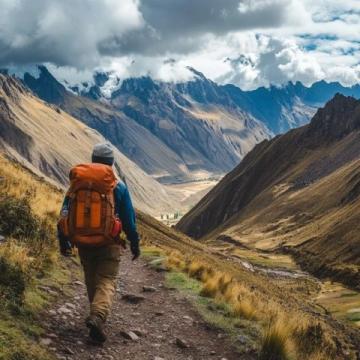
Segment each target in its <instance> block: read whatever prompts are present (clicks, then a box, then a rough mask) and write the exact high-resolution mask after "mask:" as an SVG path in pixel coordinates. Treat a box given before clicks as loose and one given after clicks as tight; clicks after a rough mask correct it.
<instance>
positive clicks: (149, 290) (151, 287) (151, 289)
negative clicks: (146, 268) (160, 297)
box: [143, 286, 156, 292]
mask: <svg viewBox="0 0 360 360" xmlns="http://www.w3.org/2000/svg"><path fill="white" fill-rule="evenodd" d="M155 291H156V288H155V287H154V286H143V292H155Z"/></svg>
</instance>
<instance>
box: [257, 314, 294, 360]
mask: <svg viewBox="0 0 360 360" xmlns="http://www.w3.org/2000/svg"><path fill="white" fill-rule="evenodd" d="M293 332H294V326H293V324H292V322H291V321H288V319H282V318H281V317H279V318H277V319H275V320H272V321H270V322H269V323H268V324H267V326H266V327H265V329H264V334H263V338H262V344H261V352H260V356H259V358H260V360H287V359H292V358H293V356H294V344H293V341H292V334H293Z"/></svg>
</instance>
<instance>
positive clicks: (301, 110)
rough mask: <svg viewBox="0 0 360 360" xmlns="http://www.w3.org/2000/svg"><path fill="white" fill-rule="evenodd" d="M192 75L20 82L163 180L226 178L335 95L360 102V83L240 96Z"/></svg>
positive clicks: (44, 73) (32, 76)
mask: <svg viewBox="0 0 360 360" xmlns="http://www.w3.org/2000/svg"><path fill="white" fill-rule="evenodd" d="M189 71H190V72H191V73H192V74H193V78H192V79H191V80H189V81H186V82H180V83H170V82H162V81H158V80H153V79H152V78H151V77H149V76H144V77H140V78H128V79H124V80H123V81H121V80H120V79H118V78H115V80H114V76H111V74H109V73H95V74H94V78H93V79H92V80H91V81H89V82H87V83H83V84H80V85H79V86H69V84H67V83H65V82H63V83H61V82H60V81H58V80H57V79H56V78H55V77H54V76H53V75H52V74H51V73H50V72H49V71H48V69H47V68H46V67H44V66H39V67H38V68H37V69H36V71H35V72H33V73H29V72H25V73H24V74H23V75H22V80H23V82H24V84H26V86H27V87H29V88H30V89H31V90H32V91H33V92H34V93H35V94H36V95H37V96H39V97H40V98H41V99H43V100H45V101H47V102H49V103H51V104H55V105H57V106H58V107H60V108H61V109H63V110H64V111H66V112H68V113H69V114H71V115H72V116H74V117H76V118H77V119H79V120H81V121H82V122H84V123H85V124H86V125H88V126H89V127H91V128H93V129H96V130H97V131H99V132H100V133H101V134H102V135H103V136H104V137H105V138H107V139H108V140H109V141H111V142H112V143H113V144H114V145H115V146H116V147H117V148H118V149H119V150H120V151H121V152H122V153H123V154H124V155H125V156H127V157H128V158H129V159H131V160H132V161H134V162H135V163H136V164H137V165H138V166H139V167H140V168H142V169H143V170H144V171H145V172H146V173H148V174H149V175H151V176H152V177H153V178H155V179H157V180H158V181H160V182H163V183H174V182H183V181H191V180H197V179H200V178H202V179H204V178H209V177H214V176H215V177H219V176H222V175H223V174H225V173H227V172H229V171H230V170H232V169H233V168H234V167H235V166H236V165H237V164H238V163H239V162H240V161H241V160H242V159H243V157H244V156H245V155H246V154H247V153H248V152H249V151H250V150H251V149H252V148H253V147H254V146H255V145H256V144H257V143H259V142H261V141H262V140H264V139H269V138H270V137H272V136H273V135H274V134H279V133H282V132H285V131H287V130H289V129H292V128H296V127H298V126H301V125H304V124H306V123H308V122H309V120H310V119H311V117H312V116H313V115H314V113H315V112H316V109H317V108H318V107H319V106H322V105H323V104H324V103H325V102H326V101H328V100H329V99H330V98H332V97H333V96H334V95H335V94H336V93H342V94H344V95H353V96H354V97H360V86H359V85H356V86H353V87H344V86H342V85H340V84H339V83H326V82H325V81H320V82H317V83H314V84H313V85H312V86H311V87H305V86H304V85H303V84H301V83H300V82H297V83H295V84H293V83H288V84H287V85H285V86H283V87H275V86H271V87H269V88H259V89H257V90H253V91H242V90H241V89H240V88H238V87H236V86H234V85H219V84H216V83H215V82H213V81H211V80H209V79H207V78H206V77H205V76H204V75H203V74H202V73H200V72H198V71H196V70H195V69H193V68H189Z"/></svg>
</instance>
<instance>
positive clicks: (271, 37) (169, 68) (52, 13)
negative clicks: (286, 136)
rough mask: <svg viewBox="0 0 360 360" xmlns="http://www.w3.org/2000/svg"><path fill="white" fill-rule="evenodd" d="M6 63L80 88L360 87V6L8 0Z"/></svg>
mask: <svg viewBox="0 0 360 360" xmlns="http://www.w3.org/2000/svg"><path fill="white" fill-rule="evenodd" d="M0 8H1V9H2V10H1V13H0V65H1V66H8V65H13V66H15V67H19V68H21V67H24V66H27V67H28V66H31V64H36V63H45V64H47V65H48V66H49V67H50V69H51V70H52V71H53V72H54V73H55V75H57V76H58V77H60V78H63V79H67V80H68V81H69V82H73V83H77V82H81V81H85V80H89V79H90V78H91V76H92V73H93V72H94V71H95V70H107V71H112V73H113V74H114V75H113V76H114V78H115V77H120V78H121V79H123V78H126V77H129V76H140V75H151V76H152V77H154V78H156V79H161V80H165V81H183V80H187V79H189V78H191V76H192V74H191V73H190V72H189V71H188V70H187V68H186V67H187V66H192V67H194V68H196V69H198V70H199V71H202V72H204V73H205V75H206V76H208V77H209V78H211V79H213V80H215V81H218V82H221V83H234V84H236V85H238V86H240V87H242V88H243V89H253V88H256V87H258V86H268V85H269V84H275V85H281V84H284V83H286V82H287V81H297V80H300V81H302V82H304V83H305V84H307V85H310V84H311V83H313V82H314V81H317V80H320V79H325V80H327V81H340V82H341V83H342V84H344V85H353V84H355V83H359V82H360V0H343V1H339V0H316V1H314V0H221V1H219V0H196V1H194V0H171V1H169V0H121V1H118V0H62V1H57V0H32V1H27V0H0Z"/></svg>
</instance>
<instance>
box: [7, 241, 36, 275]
mask: <svg viewBox="0 0 360 360" xmlns="http://www.w3.org/2000/svg"><path fill="white" fill-rule="evenodd" d="M1 257H2V258H4V259H6V260H7V261H8V262H9V263H11V264H13V265H15V266H16V267H18V268H20V269H21V271H22V272H24V273H25V272H26V271H27V270H28V269H29V267H30V264H31V262H32V261H33V258H32V257H30V256H29V249H28V248H27V247H26V246H25V245H23V244H19V243H18V242H17V241H16V240H14V239H9V240H7V242H6V243H5V244H3V245H2V246H1V247H0V258H1Z"/></svg>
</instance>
